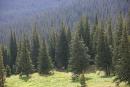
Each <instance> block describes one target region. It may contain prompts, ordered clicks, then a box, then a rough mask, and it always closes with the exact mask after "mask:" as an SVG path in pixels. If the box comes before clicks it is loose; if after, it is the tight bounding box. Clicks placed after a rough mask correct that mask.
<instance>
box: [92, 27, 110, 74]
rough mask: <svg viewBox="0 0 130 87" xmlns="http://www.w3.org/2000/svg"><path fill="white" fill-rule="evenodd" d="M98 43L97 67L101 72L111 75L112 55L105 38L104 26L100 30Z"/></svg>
mask: <svg viewBox="0 0 130 87" xmlns="http://www.w3.org/2000/svg"><path fill="white" fill-rule="evenodd" d="M97 41H98V43H97V55H96V61H95V62H96V65H97V68H98V69H100V70H104V71H105V72H106V74H107V75H110V67H111V66H112V53H111V50H110V48H109V45H108V43H107V42H108V41H107V39H106V36H105V32H104V26H103V25H101V26H100V27H99V29H98V40H97Z"/></svg>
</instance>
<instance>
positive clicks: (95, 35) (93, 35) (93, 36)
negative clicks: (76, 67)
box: [91, 16, 98, 60]
mask: <svg viewBox="0 0 130 87" xmlns="http://www.w3.org/2000/svg"><path fill="white" fill-rule="evenodd" d="M97 30H98V17H97V16H96V18H95V23H94V25H93V30H92V33H91V44H92V49H91V58H92V59H93V60H95V56H96V48H97V39H98V33H97Z"/></svg>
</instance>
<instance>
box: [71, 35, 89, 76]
mask: <svg viewBox="0 0 130 87" xmlns="http://www.w3.org/2000/svg"><path fill="white" fill-rule="evenodd" d="M70 52H71V57H70V62H69V68H70V70H71V71H72V72H73V73H74V74H80V73H82V72H83V71H86V69H87V66H88V60H89V58H90V56H89V55H88V48H86V46H85V44H84V42H83V40H82V39H80V38H79V35H78V33H77V34H76V35H75V37H74V40H73V41H72V43H71V50H70Z"/></svg>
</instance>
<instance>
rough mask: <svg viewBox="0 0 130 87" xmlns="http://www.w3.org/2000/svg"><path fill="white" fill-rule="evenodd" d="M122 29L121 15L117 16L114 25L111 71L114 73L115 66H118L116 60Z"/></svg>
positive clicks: (118, 54)
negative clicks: (116, 21)
mask: <svg viewBox="0 0 130 87" xmlns="http://www.w3.org/2000/svg"><path fill="white" fill-rule="evenodd" d="M122 30H123V17H122V16H121V14H120V16H119V17H118V23H117V25H116V33H115V39H114V50H113V58H112V62H113V64H112V65H113V71H114V72H115V73H116V68H117V67H118V62H119V60H120V58H121V56H120V49H119V47H120V44H121V37H122Z"/></svg>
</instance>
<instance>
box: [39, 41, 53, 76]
mask: <svg viewBox="0 0 130 87" xmlns="http://www.w3.org/2000/svg"><path fill="white" fill-rule="evenodd" d="M51 69H52V62H51V60H50V57H49V56H48V52H47V49H46V44H45V40H44V39H43V42H42V47H41V49H40V53H39V61H38V71H39V73H40V74H49V72H50V70H51Z"/></svg>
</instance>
